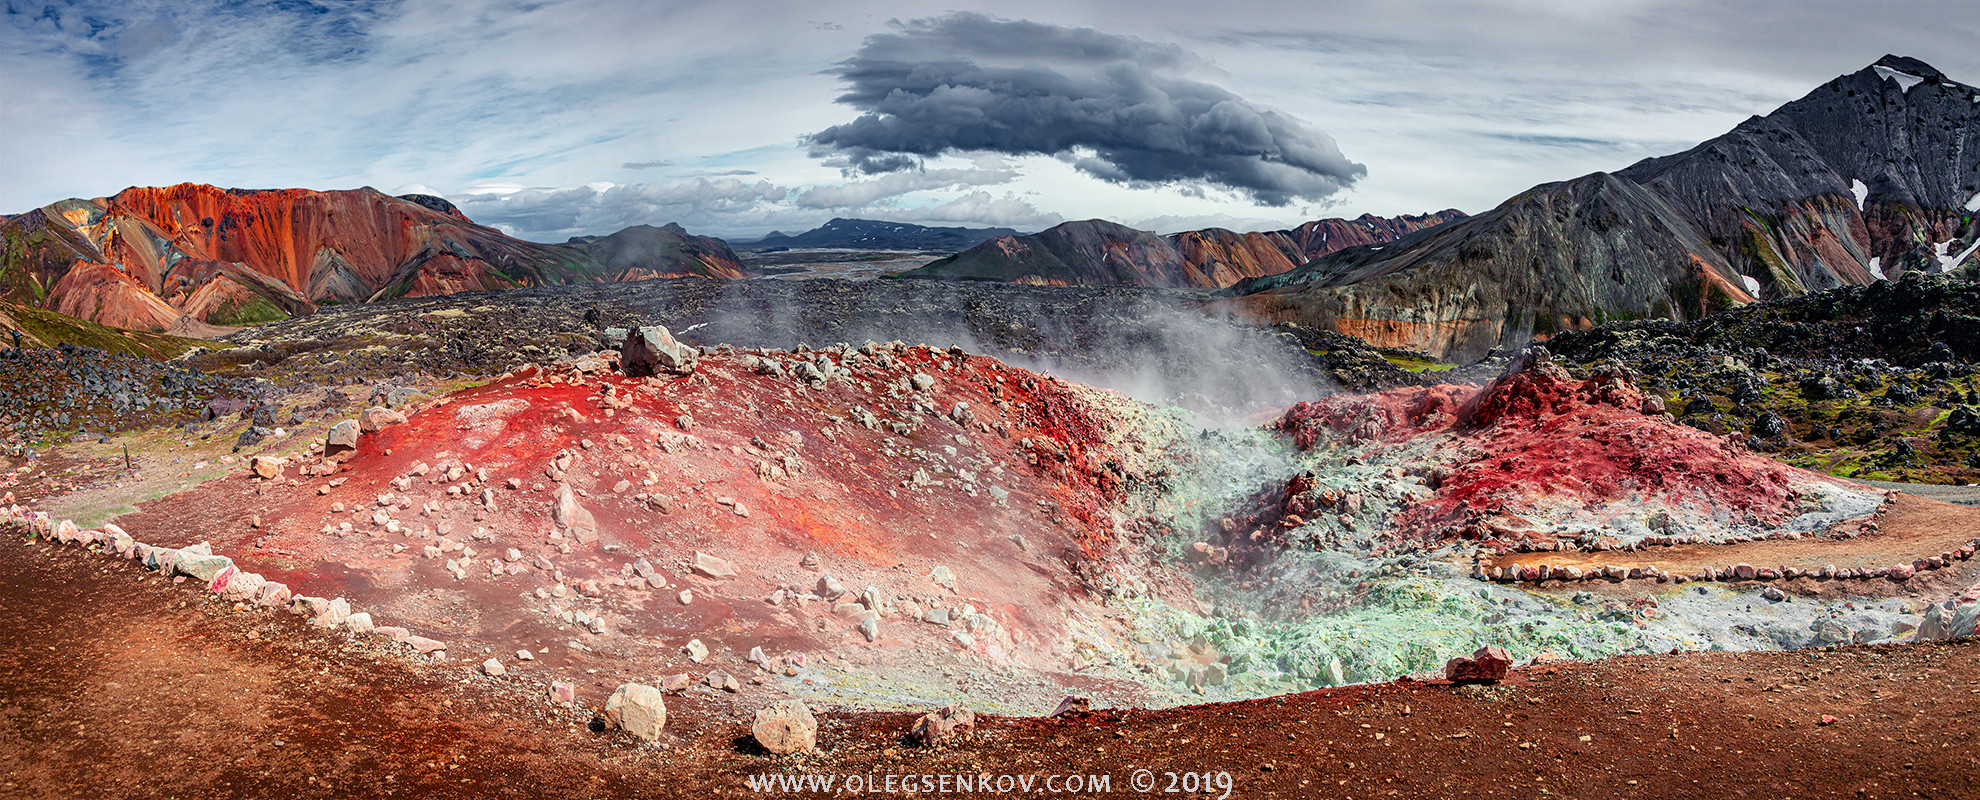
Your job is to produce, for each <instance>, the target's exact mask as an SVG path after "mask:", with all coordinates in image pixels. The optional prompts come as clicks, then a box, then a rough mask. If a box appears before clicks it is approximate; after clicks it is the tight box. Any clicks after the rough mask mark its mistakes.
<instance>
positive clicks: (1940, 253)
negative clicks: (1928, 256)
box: [1932, 240, 1980, 272]
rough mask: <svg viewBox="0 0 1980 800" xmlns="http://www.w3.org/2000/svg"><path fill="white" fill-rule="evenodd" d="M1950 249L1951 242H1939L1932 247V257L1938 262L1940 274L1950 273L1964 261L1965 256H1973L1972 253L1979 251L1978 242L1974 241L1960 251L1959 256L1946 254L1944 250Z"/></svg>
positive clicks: (1979, 243) (1979, 241) (1979, 242)
mask: <svg viewBox="0 0 1980 800" xmlns="http://www.w3.org/2000/svg"><path fill="white" fill-rule="evenodd" d="M1951 247H1952V242H1951V241H1944V242H1939V243H1937V244H1934V245H1932V256H1933V257H1934V258H1937V259H1938V260H1939V271H1940V272H1951V271H1952V270H1953V267H1956V266H1959V264H1960V262H1962V261H1965V260H1966V258H1967V256H1971V255H1973V251H1975V250H1980V240H1975V241H1974V242H1973V244H1972V245H1971V246H1969V247H1967V248H1966V249H1965V250H1962V251H1960V253H1959V255H1956V256H1955V255H1947V254H1946V250H1947V249H1949V248H1951Z"/></svg>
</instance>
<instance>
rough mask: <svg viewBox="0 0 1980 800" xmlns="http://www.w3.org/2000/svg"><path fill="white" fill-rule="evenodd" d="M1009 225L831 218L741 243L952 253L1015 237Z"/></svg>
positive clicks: (764, 247)
mask: <svg viewBox="0 0 1980 800" xmlns="http://www.w3.org/2000/svg"><path fill="white" fill-rule="evenodd" d="M1017 235H1019V234H1018V232H1017V231H1016V230H1013V229H1011V228H931V227H928V226H926V225H914V224H910V223H906V222H882V221H879V220H871V219H834V220H832V221H830V222H827V223H825V224H824V225H820V226H818V227H816V228H812V229H811V230H808V231H805V232H804V233H800V234H798V235H796V236H789V235H786V234H783V233H779V232H776V231H772V232H771V233H770V235H768V236H765V237H763V238H762V239H758V240H756V241H754V242H749V243H747V244H744V245H742V248H743V249H745V250H770V249H801V248H835V249H836V248H843V249H848V250H926V251H933V252H943V253H953V252H956V251H959V250H967V249H969V248H971V247H975V246H976V245H978V244H982V243H983V242H986V241H989V240H991V239H994V238H997V237H999V236H1017Z"/></svg>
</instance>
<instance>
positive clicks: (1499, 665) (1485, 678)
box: [1444, 645, 1512, 683]
mask: <svg viewBox="0 0 1980 800" xmlns="http://www.w3.org/2000/svg"><path fill="white" fill-rule="evenodd" d="M1511 667H1512V656H1510V655H1507V654H1506V651H1504V650H1501V649H1499V648H1497V647H1492V646H1490V645H1487V646H1485V647H1480V648H1478V650H1477V652H1474V653H1472V654H1471V655H1468V656H1458V657H1457V658H1453V659H1451V660H1450V661H1448V662H1445V664H1444V677H1445V678H1446V679H1448V680H1450V681H1451V682H1452V683H1498V682H1499V681H1502V680H1505V678H1506V670H1508V669H1510V668H1511Z"/></svg>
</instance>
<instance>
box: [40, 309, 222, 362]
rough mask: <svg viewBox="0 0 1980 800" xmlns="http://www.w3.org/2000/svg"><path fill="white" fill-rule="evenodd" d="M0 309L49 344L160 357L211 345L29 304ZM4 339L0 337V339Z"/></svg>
mask: <svg viewBox="0 0 1980 800" xmlns="http://www.w3.org/2000/svg"><path fill="white" fill-rule="evenodd" d="M0 313H4V314H6V315H7V316H9V317H12V318H13V320H14V323H15V324H17V325H19V326H20V327H21V331H22V332H24V333H26V334H28V335H30V336H33V337H34V338H36V339H40V340H41V342H42V343H43V344H45V345H47V346H49V347H54V346H55V345H58V344H62V343H65V342H66V343H68V344H72V345H76V346H78V347H94V348H97V349H99V350H106V351H109V352H112V353H129V354H131V355H134V356H141V357H143V358H151V359H160V360H163V359H169V358H177V357H178V356H179V355H181V354H183V353H185V352H186V351H187V350H191V349H192V348H195V347H210V346H212V343H211V342H208V341H206V340H203V339H187V338H185V337H182V336H169V335H166V334H162V333H143V332H140V331H127V330H121V329H118V328H112V327H109V326H107V325H98V324H96V323H94V322H90V321H88V320H81V319H77V318H75V317H71V316H68V315H65V314H58V313H55V312H53V311H48V310H45V309H40V308H32V307H29V306H17V305H0ZM5 341H7V340H5V339H0V342H5Z"/></svg>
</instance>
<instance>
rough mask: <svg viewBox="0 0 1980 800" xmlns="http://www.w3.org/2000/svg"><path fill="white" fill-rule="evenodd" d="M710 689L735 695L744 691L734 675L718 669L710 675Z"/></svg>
mask: <svg viewBox="0 0 1980 800" xmlns="http://www.w3.org/2000/svg"><path fill="white" fill-rule="evenodd" d="M708 688H710V689H716V690H720V691H724V692H728V693H730V694H735V693H737V692H740V691H742V684H740V683H737V682H736V678H735V676H734V675H730V674H729V673H726V672H723V671H721V670H719V669H718V670H713V671H710V672H709V673H708Z"/></svg>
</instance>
